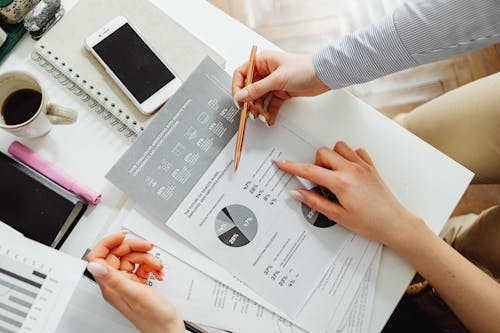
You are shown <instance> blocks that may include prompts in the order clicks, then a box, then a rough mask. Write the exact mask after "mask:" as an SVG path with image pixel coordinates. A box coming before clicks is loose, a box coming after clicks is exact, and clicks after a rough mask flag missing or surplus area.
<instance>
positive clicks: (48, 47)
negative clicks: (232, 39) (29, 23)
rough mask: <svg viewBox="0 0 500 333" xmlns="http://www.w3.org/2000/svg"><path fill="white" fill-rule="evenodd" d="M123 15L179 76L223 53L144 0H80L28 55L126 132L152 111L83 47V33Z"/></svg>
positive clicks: (136, 129) (138, 128)
mask: <svg viewBox="0 0 500 333" xmlns="http://www.w3.org/2000/svg"><path fill="white" fill-rule="evenodd" d="M119 15H121V16H125V17H126V18H127V19H128V20H129V21H130V23H131V24H132V25H134V27H136V28H137V29H138V30H139V31H140V32H141V34H142V35H143V36H144V38H145V39H146V40H147V41H148V43H149V44H150V45H151V46H152V47H153V49H154V50H155V51H156V52H157V53H158V54H159V56H160V57H161V58H162V60H164V61H165V62H166V63H167V64H169V66H170V67H171V68H172V69H173V70H174V72H175V73H177V75H178V77H179V78H180V79H181V80H182V81H184V80H185V79H186V78H187V77H188V76H189V74H190V73H191V72H192V71H193V70H194V69H195V68H196V66H197V65H198V64H199V63H200V62H201V60H202V59H204V58H205V57H206V56H210V57H211V58H212V59H214V60H215V62H216V63H218V64H219V65H223V64H224V58H222V57H221V56H220V55H219V54H217V53H216V52H215V51H214V50H212V49H211V48H210V47H209V46H207V45H206V44H204V43H203V42H202V41H200V40H199V39H197V38H196V37H195V36H193V35H192V34H191V33H190V32H188V31H187V30H186V29H184V28H183V27H182V26H180V25H179V24H177V23H176V22H175V21H174V20H173V19H172V18H170V17H169V16H168V15H166V14H165V13H164V12H163V11H161V10H160V9H158V8H157V7H156V6H155V5H153V4H152V3H151V2H150V1H148V0H134V1H123V0H106V1H102V0H80V1H78V3H77V4H76V5H75V6H74V7H73V8H72V9H71V11H70V12H69V13H67V14H66V15H65V17H64V18H63V19H62V20H61V21H60V22H59V23H58V24H57V25H56V26H55V27H54V28H52V29H51V30H50V32H49V33H47V34H46V35H45V36H44V37H43V38H42V39H41V40H40V41H39V42H37V43H36V44H35V51H34V53H33V56H32V58H33V60H35V61H36V62H38V63H39V64H40V65H41V66H42V67H44V68H45V69H46V70H47V71H48V72H50V73H52V74H53V76H54V78H56V79H57V80H58V81H59V82H60V84H62V85H64V86H66V87H67V88H68V89H69V90H70V91H72V92H73V93H74V94H75V95H77V96H79V97H80V98H81V99H82V100H83V101H85V102H87V103H88V105H89V108H90V109H91V110H93V111H94V112H95V113H96V114H99V115H100V116H102V117H103V118H104V119H105V120H107V121H109V122H110V123H111V124H112V125H114V126H115V128H116V129H117V130H118V131H119V132H121V133H123V134H124V135H126V136H130V137H134V136H136V135H137V134H139V133H141V132H142V131H143V130H144V128H145V127H146V126H147V125H148V123H149V122H150V121H151V119H152V117H150V116H146V115H144V114H142V113H141V112H140V111H139V110H138V109H137V107H136V106H135V105H134V104H133V103H132V102H131V101H130V100H129V98H128V97H127V96H126V95H125V93H123V91H122V90H121V89H120V87H118V85H117V84H116V83H115V82H114V81H113V80H112V79H111V78H110V77H109V75H108V74H107V73H106V71H105V70H104V68H103V67H102V66H101V65H100V64H99V63H98V62H97V60H96V59H95V58H94V57H93V56H92V55H91V54H90V52H89V51H88V50H86V48H85V39H86V38H87V37H88V36H90V35H91V34H92V33H94V32H95V31H97V30H98V29H99V28H101V27H102V26H104V25H105V24H106V23H107V22H109V21H110V20H111V19H113V18H115V17H116V16H119Z"/></svg>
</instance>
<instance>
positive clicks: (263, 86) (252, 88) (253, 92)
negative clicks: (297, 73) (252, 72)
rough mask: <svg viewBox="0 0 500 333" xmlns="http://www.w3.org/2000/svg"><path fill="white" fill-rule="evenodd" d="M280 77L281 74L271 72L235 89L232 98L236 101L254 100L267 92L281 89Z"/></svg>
mask: <svg viewBox="0 0 500 333" xmlns="http://www.w3.org/2000/svg"><path fill="white" fill-rule="evenodd" d="M280 77H281V75H278V73H277V72H273V73H271V74H270V75H268V76H266V77H265V78H263V79H261V80H259V81H256V82H254V83H252V84H250V85H248V86H247V87H245V88H243V89H241V90H240V91H237V92H236V93H235V94H234V98H235V99H236V100H237V101H238V102H249V101H255V100H256V99H258V98H260V97H262V96H264V95H265V94H267V93H268V92H271V91H274V90H281V86H282V82H281V81H282V79H281V78H280Z"/></svg>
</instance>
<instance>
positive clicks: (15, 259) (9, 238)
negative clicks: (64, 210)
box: [0, 230, 85, 333]
mask: <svg viewBox="0 0 500 333" xmlns="http://www.w3.org/2000/svg"><path fill="white" fill-rule="evenodd" d="M84 267H85V263H84V262H83V261H82V260H78V259H75V258H72V257H70V256H69V255H67V254H64V253H61V252H58V251H56V250H54V249H52V248H49V247H47V246H44V245H42V244H39V243H37V242H34V241H32V240H30V239H28V238H24V237H22V236H20V235H19V233H15V232H12V231H5V230H2V232H0V304H2V308H1V309H0V316H1V319H2V320H1V321H0V331H2V332H18V333H24V332H39V333H51V332H53V331H54V330H55V328H56V327H57V324H58V322H59V319H60V318H61V316H62V314H63V312H64V310H65V308H66V305H67V304H68V301H69V299H70V298H71V295H72V293H73V291H74V290H75V288H76V285H77V283H78V281H79V279H80V277H81V275H82V272H83V270H84Z"/></svg>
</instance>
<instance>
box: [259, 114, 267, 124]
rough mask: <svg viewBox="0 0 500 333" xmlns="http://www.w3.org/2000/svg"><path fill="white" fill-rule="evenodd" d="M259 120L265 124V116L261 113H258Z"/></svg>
mask: <svg viewBox="0 0 500 333" xmlns="http://www.w3.org/2000/svg"><path fill="white" fill-rule="evenodd" d="M259 120H260V121H262V122H263V123H264V124H267V120H266V117H264V116H263V115H261V114H259Z"/></svg>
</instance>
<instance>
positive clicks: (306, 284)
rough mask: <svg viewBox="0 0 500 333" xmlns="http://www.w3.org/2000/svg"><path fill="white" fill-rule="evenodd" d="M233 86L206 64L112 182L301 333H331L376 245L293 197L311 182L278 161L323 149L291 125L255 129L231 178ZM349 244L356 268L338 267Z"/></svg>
mask: <svg viewBox="0 0 500 333" xmlns="http://www.w3.org/2000/svg"><path fill="white" fill-rule="evenodd" d="M230 83H231V78H230V77H229V75H227V74H226V73H225V72H224V71H223V70H222V69H221V68H220V67H218V66H217V65H216V64H215V63H214V62H213V61H211V60H210V59H208V58H207V59H206V60H205V61H203V62H202V63H201V64H200V66H199V67H198V68H197V69H196V70H195V71H194V72H193V73H192V75H191V76H190V77H189V78H188V80H187V81H186V82H185V83H184V84H183V86H182V87H181V88H180V89H179V90H178V92H177V93H176V94H175V95H174V96H173V97H172V98H171V99H170V101H169V102H168V103H167V104H166V106H165V107H164V108H163V109H162V110H161V111H160V113H159V114H158V115H156V118H155V121H154V122H152V123H151V124H150V126H149V127H148V128H147V129H146V130H145V131H144V133H143V134H142V135H141V136H140V137H139V138H138V139H137V141H136V142H135V143H134V144H133V145H132V147H131V148H130V149H129V150H128V152H127V153H126V154H125V155H124V156H123V157H122V158H121V159H120V160H119V162H118V163H117V164H116V165H115V166H114V167H113V168H112V170H111V171H110V172H109V173H108V175H107V177H108V178H109V179H110V180H111V181H112V182H113V183H115V184H116V185H117V186H119V187H120V188H122V190H124V192H126V193H127V194H128V195H129V196H130V197H132V198H133V199H134V200H135V201H137V202H138V203H139V205H141V206H142V207H143V208H144V209H145V210H146V211H148V212H149V213H150V214H152V215H153V216H154V217H155V218H157V219H159V220H160V221H162V222H163V223H165V224H167V226H168V227H170V228H172V229H173V230H175V231H176V232H177V233H178V234H180V235H181V236H182V237H184V238H185V239H186V240H188V241H189V242H190V243H192V244H193V245H194V246H195V247H197V248H198V249H199V250H201V251H202V252H203V253H204V254H206V255H207V256H208V257H210V258H211V259H212V260H214V261H215V262H217V263H218V264H219V265H221V266H222V267H224V268H225V269H227V270H228V271H229V272H231V273H232V274H234V275H235V276H236V277H237V278H239V279H240V280H242V282H243V283H245V284H246V285H248V286H249V287H250V288H251V289H253V290H254V291H255V292H256V293H258V294H259V295H261V296H262V297H264V298H265V299H266V300H267V301H269V302H270V303H271V304H273V305H275V306H276V307H277V308H278V309H279V310H281V311H283V312H284V313H285V314H286V315H287V316H289V317H290V318H292V319H294V320H296V321H297V322H298V323H299V325H301V327H303V328H304V329H306V330H310V331H322V330H325V329H326V328H327V327H328V325H329V323H330V320H331V318H332V315H333V314H334V311H335V309H336V308H337V307H336V306H335V304H339V303H340V301H341V299H342V297H343V296H344V290H345V288H341V289H339V288H340V287H341V286H343V287H346V286H345V285H343V283H350V284H351V289H352V290H353V291H352V293H353V295H351V296H350V297H351V298H352V297H354V293H355V292H356V290H357V288H358V286H359V283H361V279H362V277H363V276H364V273H365V271H366V269H367V268H368V266H369V264H370V262H371V260H372V258H373V255H374V254H375V251H376V244H371V242H370V241H368V240H366V239H362V237H359V236H355V235H353V234H351V232H349V231H347V230H346V229H344V228H343V227H342V226H340V225H338V224H337V223H336V222H335V221H331V220H329V219H328V218H326V217H325V216H323V215H321V214H318V213H317V212H316V211H314V210H311V209H309V208H308V207H306V206H305V205H302V204H300V203H298V202H296V201H294V200H292V199H291V198H290V197H289V195H288V192H289V191H290V190H295V189H298V188H303V186H304V183H303V182H302V181H301V180H299V179H297V178H296V177H293V176H291V175H289V174H286V173H284V172H282V171H280V170H279V169H278V168H277V167H276V166H275V165H274V163H273V159H290V160H295V161H303V162H306V161H313V160H314V154H315V149H314V147H313V146H312V145H311V144H310V143H309V142H308V141H307V139H305V138H304V137H303V136H301V135H299V134H298V133H297V132H296V131H294V130H293V129H292V128H290V127H287V125H286V123H284V122H279V124H278V125H277V126H274V127H273V128H272V129H270V128H267V127H266V126H248V128H247V132H246V133H247V134H246V138H245V142H246V144H245V147H244V150H243V157H242V160H241V163H240V167H239V170H238V172H236V173H235V172H234V171H233V170H232V166H233V158H232V157H233V152H234V146H235V139H236V136H235V134H236V131H237V127H238V123H239V111H238V109H237V108H236V107H235V106H234V103H233V99H232V96H231V93H230ZM310 187H311V189H313V190H318V191H319V189H317V188H315V187H313V186H312V185H310ZM346 242H347V243H349V244H356V245H355V248H356V251H355V252H353V253H354V255H353V256H352V257H351V258H354V259H353V260H347V261H345V262H343V263H341V262H337V263H335V258H336V257H337V256H338V254H339V253H340V251H341V250H342V249H343V248H344V247H345V246H346V244H347V243H346ZM332 263H335V264H334V265H332ZM329 270H330V273H329V275H327V277H328V278H326V279H325V273H326V272H328V271H329ZM350 274H356V276H359V279H349V277H350ZM356 284H357V285H356ZM325 302H327V303H325ZM327 305H328V306H327ZM339 305H340V304H339ZM345 311H347V308H346V309H345V310H344V313H345ZM341 313H342V312H341V311H340V309H338V312H337V315H340V319H339V320H341V319H342V317H343V313H342V315H341ZM318 317H319V318H320V319H318Z"/></svg>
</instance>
